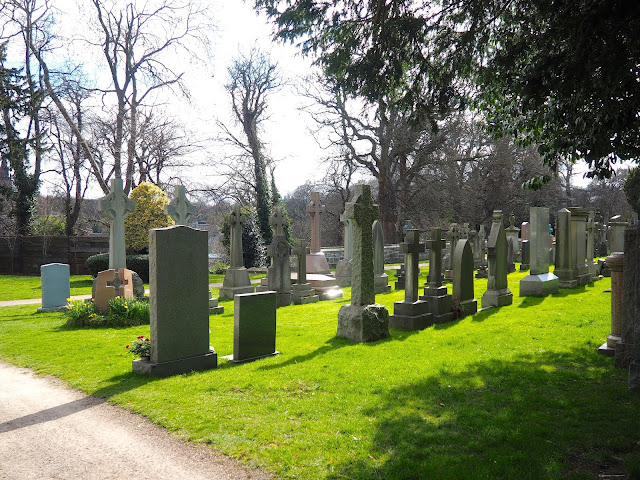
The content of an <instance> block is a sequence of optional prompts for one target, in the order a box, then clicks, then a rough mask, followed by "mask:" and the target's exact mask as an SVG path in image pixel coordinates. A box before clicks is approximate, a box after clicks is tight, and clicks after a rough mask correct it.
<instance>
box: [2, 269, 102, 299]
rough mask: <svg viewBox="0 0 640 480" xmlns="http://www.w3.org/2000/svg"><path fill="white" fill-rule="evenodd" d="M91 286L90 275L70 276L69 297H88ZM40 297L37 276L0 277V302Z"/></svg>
mask: <svg viewBox="0 0 640 480" xmlns="http://www.w3.org/2000/svg"><path fill="white" fill-rule="evenodd" d="M92 285H93V277H91V275H71V278H70V286H71V295H89V294H91V286H92ZM40 297H42V289H41V288H40V277H39V276H26V275H0V301H6V300H23V299H28V298H40Z"/></svg>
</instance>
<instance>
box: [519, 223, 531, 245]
mask: <svg viewBox="0 0 640 480" xmlns="http://www.w3.org/2000/svg"><path fill="white" fill-rule="evenodd" d="M529 229H530V225H529V222H522V224H521V225H520V241H521V242H522V241H524V240H530V239H531V237H530V233H529V231H530V230H529Z"/></svg>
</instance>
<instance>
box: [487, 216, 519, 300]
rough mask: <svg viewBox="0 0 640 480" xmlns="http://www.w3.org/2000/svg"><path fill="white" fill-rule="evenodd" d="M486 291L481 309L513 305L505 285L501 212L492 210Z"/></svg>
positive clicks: (504, 249)
mask: <svg viewBox="0 0 640 480" xmlns="http://www.w3.org/2000/svg"><path fill="white" fill-rule="evenodd" d="M487 248H488V255H487V256H488V263H489V277H488V281H487V291H486V292H484V295H482V308H487V307H504V306H506V305H511V304H512V303H513V294H512V293H511V290H510V289H509V286H508V284H507V236H506V234H505V232H504V225H503V223H502V211H501V210H494V212H493V222H492V224H491V231H490V232H489V241H488V242H487Z"/></svg>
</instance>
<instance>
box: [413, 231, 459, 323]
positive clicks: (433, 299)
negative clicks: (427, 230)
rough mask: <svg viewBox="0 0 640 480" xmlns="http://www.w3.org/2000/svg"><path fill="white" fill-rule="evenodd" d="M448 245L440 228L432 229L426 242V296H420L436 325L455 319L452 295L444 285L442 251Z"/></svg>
mask: <svg viewBox="0 0 640 480" xmlns="http://www.w3.org/2000/svg"><path fill="white" fill-rule="evenodd" d="M445 245H446V242H445V239H444V238H442V231H441V230H440V229H439V228H432V229H431V239H430V240H428V241H427V242H426V247H427V248H428V249H429V250H430V252H429V276H428V280H427V283H425V285H424V295H421V296H420V300H423V301H425V302H427V303H428V304H429V313H431V315H432V316H433V322H434V323H444V322H450V321H451V320H453V319H454V314H453V310H452V307H451V305H452V303H451V302H452V299H451V295H450V294H448V293H447V287H446V286H444V285H442V251H443V250H444V248H445Z"/></svg>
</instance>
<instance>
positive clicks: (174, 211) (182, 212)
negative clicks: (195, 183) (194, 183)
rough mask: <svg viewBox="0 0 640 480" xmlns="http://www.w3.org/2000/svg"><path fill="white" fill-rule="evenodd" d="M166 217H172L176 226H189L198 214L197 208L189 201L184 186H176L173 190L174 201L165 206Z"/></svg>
mask: <svg viewBox="0 0 640 480" xmlns="http://www.w3.org/2000/svg"><path fill="white" fill-rule="evenodd" d="M164 213H165V215H170V216H171V218H173V221H174V222H176V225H188V224H189V222H190V221H191V217H193V216H194V215H195V214H196V213H197V210H196V207H194V206H193V205H192V204H191V202H190V201H189V200H188V199H187V194H186V190H185V188H184V185H176V186H175V187H174V190H173V200H171V202H170V203H169V205H165V206H164Z"/></svg>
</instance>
